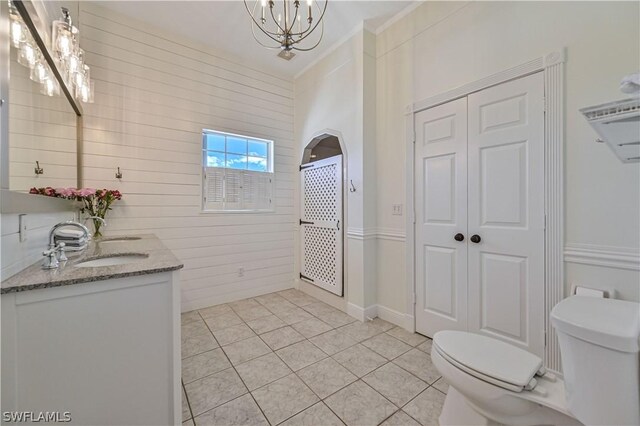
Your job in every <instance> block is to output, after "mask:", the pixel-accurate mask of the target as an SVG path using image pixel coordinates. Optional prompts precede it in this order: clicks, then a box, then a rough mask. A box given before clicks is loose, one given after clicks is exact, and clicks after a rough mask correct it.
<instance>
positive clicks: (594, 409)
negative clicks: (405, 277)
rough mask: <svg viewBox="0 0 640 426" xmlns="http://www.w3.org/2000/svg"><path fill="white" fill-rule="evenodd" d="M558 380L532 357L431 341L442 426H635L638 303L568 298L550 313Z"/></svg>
mask: <svg viewBox="0 0 640 426" xmlns="http://www.w3.org/2000/svg"><path fill="white" fill-rule="evenodd" d="M551 321H552V324H553V326H554V328H555V329H556V331H557V333H558V340H559V342H560V351H561V355H562V367H563V372H564V380H561V379H560V378H558V377H556V376H555V375H554V374H551V373H549V372H547V371H546V370H545V368H544V366H543V361H542V359H541V358H539V357H538V356H536V355H534V354H531V353H529V352H527V351H525V350H523V349H520V348H518V347H515V346H513V345H510V344H508V343H505V342H503V341H501V340H498V339H495V338H492V337H488V336H485V335H481V334H475V333H469V332H464V331H450V330H447V331H439V332H437V333H436V334H435V335H434V338H433V346H432V350H431V358H432V360H433V364H434V365H435V367H436V368H437V369H438V370H439V371H440V373H441V374H442V376H443V378H444V379H445V380H446V381H447V382H448V383H449V385H450V387H449V392H448V393H447V397H446V399H445V403H444V407H443V409H442V414H441V416H440V419H439V421H440V425H441V426H450V425H451V426H453V425H501V424H504V425H580V424H587V425H603V424H606V425H611V424H616V425H626V424H629V425H638V424H640V394H639V392H640V391H639V388H640V379H639V374H640V368H639V365H638V364H639V342H638V339H639V337H640V304H638V303H634V302H628V301H622V300H614V299H603V298H594V297H584V296H571V297H569V298H567V299H564V300H563V301H561V302H560V303H558V304H557V305H556V306H555V307H554V308H553V310H552V312H551Z"/></svg>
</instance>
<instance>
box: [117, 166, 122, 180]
mask: <svg viewBox="0 0 640 426" xmlns="http://www.w3.org/2000/svg"><path fill="white" fill-rule="evenodd" d="M116 179H122V172H121V171H120V167H118V171H117V172H116Z"/></svg>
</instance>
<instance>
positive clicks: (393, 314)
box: [377, 305, 415, 333]
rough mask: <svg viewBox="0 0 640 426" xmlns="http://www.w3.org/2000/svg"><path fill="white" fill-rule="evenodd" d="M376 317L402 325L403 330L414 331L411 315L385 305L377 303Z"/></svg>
mask: <svg viewBox="0 0 640 426" xmlns="http://www.w3.org/2000/svg"><path fill="white" fill-rule="evenodd" d="M377 311H378V317H379V318H380V319H383V320H385V321H388V322H390V323H391V324H395V325H397V326H398V327H402V328H404V329H405V330H407V331H409V332H411V333H413V332H415V322H414V320H413V315H409V314H405V313H402V312H398V311H396V310H393V309H391V308H387V307H386V306H382V305H377Z"/></svg>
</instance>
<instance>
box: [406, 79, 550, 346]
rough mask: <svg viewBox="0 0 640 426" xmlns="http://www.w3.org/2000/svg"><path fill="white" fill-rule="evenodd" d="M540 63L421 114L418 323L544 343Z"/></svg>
mask: <svg viewBox="0 0 640 426" xmlns="http://www.w3.org/2000/svg"><path fill="white" fill-rule="evenodd" d="M543 84H544V83H543V77H542V74H541V73H538V74H534V75H531V76H528V77H523V78H521V79H518V80H514V81H510V82H507V83H504V84H501V85H498V86H494V87H491V88H488V89H485V90H482V91H480V92H476V93H473V94H471V95H469V96H467V97H465V98H461V99H458V100H455V101H451V102H449V103H447V104H443V105H440V106H437V107H433V108H430V109H428V110H425V111H422V112H420V113H417V114H416V115H415V130H416V142H415V168H414V170H415V205H416V225H415V233H416V235H415V244H416V247H415V256H416V261H415V265H416V271H415V277H416V308H415V309H416V312H415V313H416V330H417V331H418V332H420V333H423V334H426V335H427V336H433V334H434V333H435V332H437V331H439V330H468V331H473V332H478V333H482V334H486V335H489V336H492V337H496V338H498V339H502V340H505V341H507V342H509V343H512V344H515V345H517V346H519V347H522V348H524V349H526V350H529V351H530V352H533V353H536V354H538V355H542V354H543V352H544V325H545V322H544V309H543V307H544V306H543V305H544V220H545V216H544V211H545V209H544V184H545V180H544V99H543V97H544V86H543Z"/></svg>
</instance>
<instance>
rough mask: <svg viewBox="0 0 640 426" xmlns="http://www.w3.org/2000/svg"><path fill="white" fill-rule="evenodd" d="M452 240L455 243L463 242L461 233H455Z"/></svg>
mask: <svg viewBox="0 0 640 426" xmlns="http://www.w3.org/2000/svg"><path fill="white" fill-rule="evenodd" d="M453 239H454V240H456V241H464V235H462V234H461V233H459V232H458V233H457V234H456V236H455V237H453Z"/></svg>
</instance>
